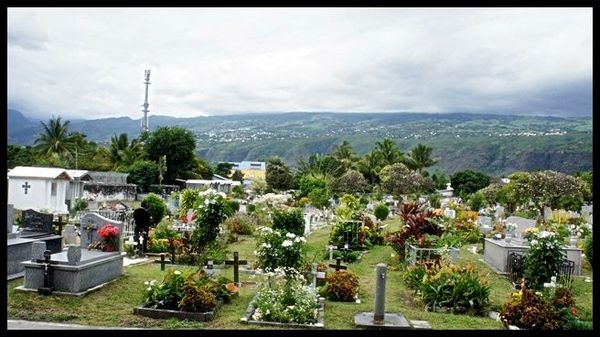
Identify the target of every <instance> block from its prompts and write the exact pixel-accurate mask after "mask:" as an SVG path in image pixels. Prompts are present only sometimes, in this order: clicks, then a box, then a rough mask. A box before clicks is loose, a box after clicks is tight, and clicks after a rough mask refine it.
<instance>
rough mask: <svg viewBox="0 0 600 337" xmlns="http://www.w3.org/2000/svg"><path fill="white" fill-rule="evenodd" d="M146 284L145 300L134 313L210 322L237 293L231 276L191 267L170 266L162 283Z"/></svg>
mask: <svg viewBox="0 0 600 337" xmlns="http://www.w3.org/2000/svg"><path fill="white" fill-rule="evenodd" d="M144 287H146V290H145V293H144V303H143V304H141V305H140V306H138V307H135V308H134V309H133V313H134V314H136V315H141V316H146V317H152V318H160V319H166V318H177V319H189V320H195V321H201V322H208V321H211V320H213V319H214V316H215V312H216V311H217V310H219V308H220V307H221V306H222V305H224V304H227V303H230V302H231V300H232V298H233V297H234V296H236V295H237V294H238V287H237V286H235V284H234V283H233V282H231V280H230V279H227V278H225V277H223V276H218V277H216V276H215V275H211V274H207V273H205V272H204V271H203V270H192V269H184V270H183V271H180V270H178V269H170V270H168V271H167V272H166V274H165V277H164V279H163V281H162V282H161V283H160V284H157V283H156V280H151V281H146V282H144ZM182 294H183V296H182Z"/></svg>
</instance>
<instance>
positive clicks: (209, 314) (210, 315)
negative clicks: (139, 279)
mask: <svg viewBox="0 0 600 337" xmlns="http://www.w3.org/2000/svg"><path fill="white" fill-rule="evenodd" d="M222 304H223V302H222V301H219V302H217V305H216V306H215V308H214V309H213V310H212V311H206V312H190V311H179V310H165V309H153V308H145V307H144V306H142V305H140V306H138V307H135V308H133V313H134V314H136V315H140V316H146V317H150V318H160V319H168V318H177V319H181V320H184V319H189V320H193V321H199V322H209V321H212V320H213V319H214V318H215V312H217V310H218V309H219V308H220V307H221V305H222Z"/></svg>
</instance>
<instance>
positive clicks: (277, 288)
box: [251, 268, 319, 324]
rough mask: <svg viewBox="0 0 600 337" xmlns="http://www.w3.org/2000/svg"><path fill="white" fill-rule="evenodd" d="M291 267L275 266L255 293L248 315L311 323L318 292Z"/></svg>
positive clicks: (313, 319)
mask: <svg viewBox="0 0 600 337" xmlns="http://www.w3.org/2000/svg"><path fill="white" fill-rule="evenodd" d="M304 282H305V281H304V278H303V277H302V276H301V275H300V274H299V273H297V272H295V271H294V270H293V269H283V268H277V269H275V270H274V271H273V272H272V275H271V277H270V280H269V282H268V283H265V284H264V285H263V287H262V288H261V289H259V291H258V292H257V294H256V298H255V301H254V313H253V314H252V317H251V319H252V320H257V321H270V322H281V323H299V324H314V323H316V322H317V317H318V307H319V302H318V296H317V294H316V292H315V290H314V289H313V288H312V287H311V286H307V285H304Z"/></svg>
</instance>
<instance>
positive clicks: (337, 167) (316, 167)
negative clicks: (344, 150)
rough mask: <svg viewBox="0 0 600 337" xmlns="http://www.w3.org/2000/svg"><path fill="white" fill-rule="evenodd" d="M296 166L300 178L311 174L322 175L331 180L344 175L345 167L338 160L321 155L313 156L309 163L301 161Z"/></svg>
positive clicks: (309, 158)
mask: <svg viewBox="0 0 600 337" xmlns="http://www.w3.org/2000/svg"><path fill="white" fill-rule="evenodd" d="M296 166H297V169H296V174H297V176H298V177H301V176H304V175H307V174H311V175H313V176H320V175H322V176H325V177H329V178H331V177H337V176H340V175H341V174H343V173H344V167H343V166H342V165H341V163H340V162H339V161H338V160H337V159H335V158H334V157H332V156H329V155H322V154H320V153H317V154H313V155H311V156H310V157H308V161H305V160H304V158H302V159H300V160H299V161H298V163H297V165H296Z"/></svg>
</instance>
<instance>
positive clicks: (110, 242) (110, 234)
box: [98, 223, 119, 251]
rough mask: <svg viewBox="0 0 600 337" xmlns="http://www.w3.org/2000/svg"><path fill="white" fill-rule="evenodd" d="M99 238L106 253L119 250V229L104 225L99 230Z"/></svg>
mask: <svg viewBox="0 0 600 337" xmlns="http://www.w3.org/2000/svg"><path fill="white" fill-rule="evenodd" d="M98 236H99V237H100V238H101V239H102V243H103V244H104V249H103V250H105V251H113V250H114V249H118V248H119V227H117V226H115V225H111V224H108V223H107V224H104V225H102V227H100V229H99V230H98Z"/></svg>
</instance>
